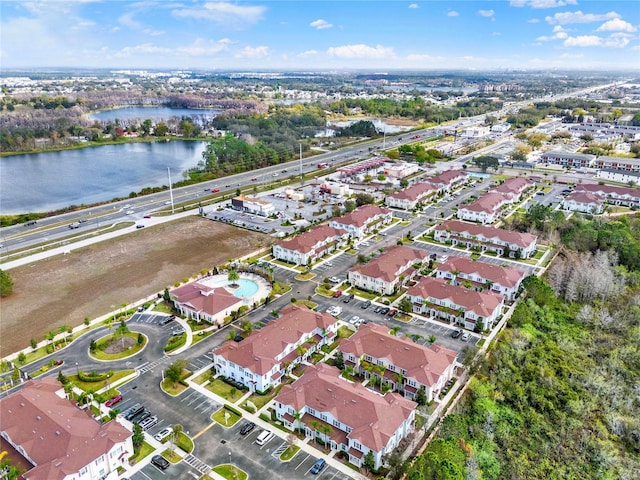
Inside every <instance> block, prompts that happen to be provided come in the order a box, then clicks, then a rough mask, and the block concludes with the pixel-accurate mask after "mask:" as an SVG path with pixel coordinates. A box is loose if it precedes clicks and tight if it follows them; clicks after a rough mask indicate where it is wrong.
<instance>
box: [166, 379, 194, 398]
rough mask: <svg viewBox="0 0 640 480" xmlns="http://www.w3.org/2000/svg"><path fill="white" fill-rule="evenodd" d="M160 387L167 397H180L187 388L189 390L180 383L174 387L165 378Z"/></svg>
mask: <svg viewBox="0 0 640 480" xmlns="http://www.w3.org/2000/svg"><path fill="white" fill-rule="evenodd" d="M161 387H162V390H164V391H165V392H166V393H168V394H169V395H172V396H176V395H180V394H181V393H182V392H184V391H185V390H186V389H187V388H189V387H187V386H186V385H183V384H182V383H180V382H177V383H176V384H175V385H174V384H173V382H172V381H171V380H169V379H168V378H165V379H164V380H163V381H162V385H161Z"/></svg>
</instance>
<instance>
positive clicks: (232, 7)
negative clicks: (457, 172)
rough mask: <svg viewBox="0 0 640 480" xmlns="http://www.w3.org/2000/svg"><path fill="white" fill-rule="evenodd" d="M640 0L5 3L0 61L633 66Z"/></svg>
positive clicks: (250, 66) (639, 40) (0, 0)
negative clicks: (639, 0)
mask: <svg viewBox="0 0 640 480" xmlns="http://www.w3.org/2000/svg"><path fill="white" fill-rule="evenodd" d="M639 29H640V2H638V1H636V0H629V1H588V0H510V1H509V0H504V1H416V2H411V1H397V0H392V1H388V0H387V1H385V0H381V1H376V0H369V1H350V0H346V1H303V0H298V1H295V0H290V1H287V0H262V1H260V0H256V1H201V0H183V1H172V0H139V1H127V0H103V1H101V0H70V1H66V0H45V1H26V0H20V1H11V0H0V67H1V68H2V69H15V68H38V67H40V68H46V67H87V68H114V69H206V70H274V69H279V70H298V71H300V70H338V71H344V70H355V69H368V70H376V71H380V72H384V71H386V70H394V69H407V70H431V69H438V70H442V69H467V70H495V69H499V70H504V69H527V70H540V69H575V70H585V69H594V70H637V69H640V32H639Z"/></svg>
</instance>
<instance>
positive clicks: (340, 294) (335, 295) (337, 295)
mask: <svg viewBox="0 0 640 480" xmlns="http://www.w3.org/2000/svg"><path fill="white" fill-rule="evenodd" d="M340 296H342V290H336V291H335V293H334V294H333V298H338V297H340Z"/></svg>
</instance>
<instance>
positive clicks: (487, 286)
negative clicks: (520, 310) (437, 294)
mask: <svg viewBox="0 0 640 480" xmlns="http://www.w3.org/2000/svg"><path fill="white" fill-rule="evenodd" d="M435 274H436V277H437V278H444V279H445V280H448V281H449V282H451V285H462V286H464V287H467V288H471V289H474V290H478V291H482V290H490V291H493V292H496V293H499V294H500V295H502V296H504V297H505V298H506V299H508V300H515V298H516V295H517V294H518V289H519V288H520V285H521V284H522V280H524V278H525V276H526V273H525V272H524V271H522V270H519V269H517V268H512V267H503V266H500V265H494V264H492V263H485V262H480V261H474V260H471V259H470V258H468V257H460V256H457V255H452V256H450V257H448V258H447V259H446V260H445V261H444V262H442V263H441V264H439V265H438V266H437V268H436V270H435Z"/></svg>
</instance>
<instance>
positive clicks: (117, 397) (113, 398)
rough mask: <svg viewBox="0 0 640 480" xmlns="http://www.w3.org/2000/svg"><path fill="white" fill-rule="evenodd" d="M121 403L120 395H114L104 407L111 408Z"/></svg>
mask: <svg viewBox="0 0 640 480" xmlns="http://www.w3.org/2000/svg"><path fill="white" fill-rule="evenodd" d="M121 401H122V395H119V394H118V395H116V396H115V397H111V398H110V399H109V400H107V401H106V402H105V403H104V405H105V407H113V406H114V405H115V404H116V403H118V402H121Z"/></svg>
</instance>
